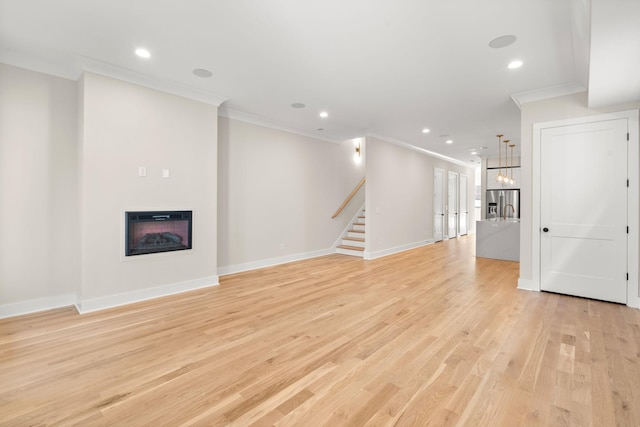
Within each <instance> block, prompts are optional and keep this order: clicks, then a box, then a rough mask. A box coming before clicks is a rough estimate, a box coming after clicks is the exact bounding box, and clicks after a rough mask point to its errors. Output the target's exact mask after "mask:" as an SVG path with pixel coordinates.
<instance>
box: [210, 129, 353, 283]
mask: <svg viewBox="0 0 640 427" xmlns="http://www.w3.org/2000/svg"><path fill="white" fill-rule="evenodd" d="M218 144H219V159H218V160H219V161H218V171H219V176H218V180H219V186H218V196H219V205H218V229H219V235H218V265H219V267H220V269H219V274H229V273H231V272H236V271H242V270H246V269H250V268H257V267H260V266H264V265H272V264H277V263H281V262H286V261H291V260H295V259H302V258H305V257H310V256H317V255H321V254H325V253H330V252H333V251H332V246H333V244H334V242H335V241H336V239H337V238H338V237H339V236H340V234H341V232H342V230H343V229H344V228H345V227H346V226H347V225H348V223H349V221H350V220H351V218H352V217H353V215H354V214H355V213H356V211H357V209H358V208H359V207H360V206H361V205H362V203H363V202H364V191H362V190H361V191H360V192H359V195H358V197H357V198H356V199H354V200H353V201H352V202H351V203H350V204H349V206H348V207H347V209H345V211H343V212H342V214H341V215H340V216H338V217H337V218H336V219H331V215H332V214H333V213H334V212H335V211H336V209H337V208H338V207H339V206H340V204H341V203H342V201H343V200H344V199H345V198H346V197H347V195H349V193H350V192H351V191H352V190H353V188H354V187H355V186H356V184H357V183H358V182H359V181H360V180H361V179H362V177H363V176H364V161H361V162H360V163H356V162H354V153H355V145H354V143H353V142H351V141H347V142H344V143H342V144H332V143H328V142H325V141H320V140H316V139H313V138H309V137H306V136H301V135H296V134H293V133H288V132H283V131H280V130H275V129H270V128H266V127H262V126H258V125H255V124H251V123H247V122H243V121H239V120H235V119H230V118H227V117H220V118H219V135H218Z"/></svg>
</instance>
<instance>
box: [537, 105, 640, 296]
mask: <svg viewBox="0 0 640 427" xmlns="http://www.w3.org/2000/svg"><path fill="white" fill-rule="evenodd" d="M625 118H626V119H627V120H628V127H629V143H628V146H627V170H628V175H629V190H628V203H627V218H628V221H629V238H628V246H627V266H628V270H629V280H628V282H627V305H628V306H629V307H636V308H640V289H639V288H638V287H639V278H638V272H639V267H638V263H639V259H638V254H639V253H640V247H639V246H640V232H639V231H640V160H639V159H640V148H639V143H640V135H639V133H640V132H639V127H640V118H639V110H628V111H620V112H617V113H609V114H599V115H594V116H587V117H580V118H576V119H568V120H559V121H553V122H544V123H535V124H534V125H533V139H532V148H533V150H532V151H533V158H532V160H533V162H532V165H533V174H532V180H531V189H532V209H531V210H532V217H531V234H532V236H531V258H532V260H531V261H532V270H533V271H532V283H531V288H530V290H533V291H538V292H539V291H540V227H541V225H540V206H541V201H540V197H541V192H540V176H541V174H542V171H541V153H540V148H541V137H542V130H543V129H548V128H553V127H558V126H569V125H576V124H585V123H593V122H599V121H605V120H616V119H625Z"/></svg>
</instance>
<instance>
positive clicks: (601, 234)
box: [532, 111, 639, 305]
mask: <svg viewBox="0 0 640 427" xmlns="http://www.w3.org/2000/svg"><path fill="white" fill-rule="evenodd" d="M630 124H631V125H630ZM637 126H638V112H637V111H632V112H626V113H625V112H623V113H614V114H607V115H602V116H593V117H586V118H581V119H573V120H566V121H562V122H553V123H542V124H536V125H534V140H533V141H534V156H533V172H534V174H533V177H534V179H533V181H532V183H533V201H534V208H533V211H532V214H533V218H532V219H533V221H532V226H533V227H532V230H533V232H534V235H533V239H532V250H533V252H532V257H533V259H532V261H533V265H532V266H533V285H534V290H535V288H537V289H538V290H543V291H550V292H556V293H561V294H567V295H575V296H580V297H586V298H592V299H598V300H604V301H611V302H618V303H624V304H629V305H637V304H638V302H639V299H638V251H637V248H636V246H637V243H638V218H637V216H638V196H637V194H635V193H636V192H637V191H638V190H637V188H638V183H637V181H638V164H637V163H638V161H637V158H636V156H637V152H638V149H637V147H635V144H629V140H630V134H631V135H633V136H632V137H631V139H632V140H633V139H634V138H635V140H636V142H637V138H638V130H637ZM634 127H635V129H633V128H634ZM536 144H537V147H536Z"/></svg>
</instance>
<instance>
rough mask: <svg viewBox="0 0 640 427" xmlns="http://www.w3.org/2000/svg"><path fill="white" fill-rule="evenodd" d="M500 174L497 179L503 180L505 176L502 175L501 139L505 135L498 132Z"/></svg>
mask: <svg viewBox="0 0 640 427" xmlns="http://www.w3.org/2000/svg"><path fill="white" fill-rule="evenodd" d="M496 136H497V137H498V175H496V181H498V182H502V181H503V180H504V178H505V177H504V176H503V175H502V141H501V140H500V139H501V138H502V137H503V136H504V135H502V134H498V135H496Z"/></svg>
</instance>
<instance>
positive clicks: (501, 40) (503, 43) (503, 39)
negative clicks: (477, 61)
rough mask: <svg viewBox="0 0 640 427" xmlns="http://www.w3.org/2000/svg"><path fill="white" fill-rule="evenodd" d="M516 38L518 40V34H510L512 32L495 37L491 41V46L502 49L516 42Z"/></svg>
mask: <svg viewBox="0 0 640 427" xmlns="http://www.w3.org/2000/svg"><path fill="white" fill-rule="evenodd" d="M516 40H517V38H516V36H513V35H510V34H509V35H506V36H500V37H496V38H495V39H493V40H491V41H490V42H489V47H492V48H494V49H500V48H503V47H507V46H509V45H512V44H514V43H515V42H516Z"/></svg>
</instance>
